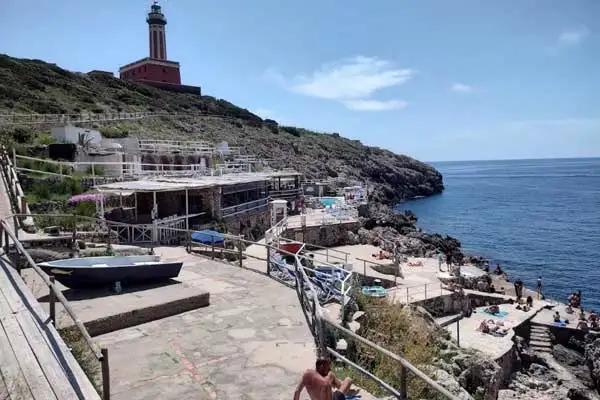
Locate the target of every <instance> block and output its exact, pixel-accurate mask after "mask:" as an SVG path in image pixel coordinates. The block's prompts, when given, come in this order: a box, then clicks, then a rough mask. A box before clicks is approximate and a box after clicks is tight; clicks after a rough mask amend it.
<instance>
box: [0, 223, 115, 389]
mask: <svg viewBox="0 0 600 400" xmlns="http://www.w3.org/2000/svg"><path fill="white" fill-rule="evenodd" d="M0 227H1V228H2V229H0V230H2V231H4V235H0V243H1V241H2V237H1V236H4V238H5V239H8V238H10V239H12V241H13V244H14V246H15V247H16V249H17V251H18V252H19V254H21V255H22V256H23V257H25V260H26V261H27V263H28V264H29V265H30V266H31V268H32V269H33V270H34V271H35V272H36V273H37V274H38V276H39V277H40V278H41V279H42V281H43V282H44V284H45V285H46V286H47V287H48V288H49V289H50V291H51V294H52V296H51V297H54V298H55V299H56V300H58V301H59V302H60V303H61V304H62V306H63V307H64V309H65V311H66V312H67V314H68V315H69V317H71V319H72V320H73V322H74V323H75V326H77V328H78V329H79V332H80V333H81V336H82V337H83V339H84V341H85V343H86V345H87V346H88V347H89V349H90V350H91V351H92V353H93V354H94V357H96V359H97V360H98V361H99V362H100V363H101V368H102V389H103V390H102V396H103V399H104V400H109V399H110V380H109V370H108V350H107V349H106V348H102V349H101V348H99V347H98V345H97V344H96V342H95V341H94V340H93V339H92V337H91V335H90V333H89V332H88V330H87V329H86V327H85V325H84V324H83V323H82V322H81V320H80V319H79V318H78V317H77V315H76V314H75V312H74V311H73V309H72V308H71V305H70V304H69V301H68V300H67V299H66V298H65V296H64V295H63V293H62V291H61V290H60V289H58V288H57V287H56V285H55V283H54V279H52V278H49V277H48V276H47V275H46V274H45V273H44V272H43V271H42V270H41V269H40V267H39V266H38V265H37V264H36V263H35V261H34V260H33V258H31V255H30V254H29V253H28V252H27V250H25V248H24V247H23V244H22V243H21V242H20V241H19V239H18V238H17V237H16V235H15V234H14V233H13V232H12V231H11V229H10V227H9V226H8V224H7V223H6V221H5V220H4V219H2V218H0ZM15 229H18V227H15ZM6 246H7V247H8V246H9V243H6ZM50 307H51V309H50V314H51V318H52V317H54V316H53V315H52V314H53V310H52V308H53V304H51V306H50ZM53 322H55V321H54V320H53Z"/></svg>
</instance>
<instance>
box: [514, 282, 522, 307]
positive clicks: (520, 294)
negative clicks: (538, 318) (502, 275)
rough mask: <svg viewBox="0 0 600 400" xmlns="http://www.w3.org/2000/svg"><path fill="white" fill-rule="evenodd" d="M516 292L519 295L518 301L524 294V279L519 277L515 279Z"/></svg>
mask: <svg viewBox="0 0 600 400" xmlns="http://www.w3.org/2000/svg"><path fill="white" fill-rule="evenodd" d="M515 294H516V296H517V303H518V302H519V300H521V297H522V296H523V281H522V280H521V279H517V280H516V281H515Z"/></svg>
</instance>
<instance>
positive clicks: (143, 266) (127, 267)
mask: <svg viewBox="0 0 600 400" xmlns="http://www.w3.org/2000/svg"><path fill="white" fill-rule="evenodd" d="M38 266H39V267H40V268H41V269H42V270H43V271H44V272H45V273H47V274H48V275H52V276H54V277H55V278H56V280H57V281H59V282H60V283H62V284H63V285H65V286H66V287H68V288H71V289H81V288H90V287H102V286H111V285H114V284H115V283H116V282H120V283H121V284H124V283H127V284H132V283H144V282H154V281H162V280H168V279H171V278H176V277H177V276H178V275H179V272H180V271H181V267H182V266H183V262H180V261H161V259H160V257H159V256H154V255H147V256H109V257H85V258H68V259H64V260H56V261H49V262H45V263H40V264H38Z"/></svg>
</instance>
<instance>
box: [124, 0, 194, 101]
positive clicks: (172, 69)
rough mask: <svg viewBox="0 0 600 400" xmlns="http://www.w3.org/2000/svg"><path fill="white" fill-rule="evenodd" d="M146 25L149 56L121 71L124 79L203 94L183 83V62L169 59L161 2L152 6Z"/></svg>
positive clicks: (125, 66)
mask: <svg viewBox="0 0 600 400" xmlns="http://www.w3.org/2000/svg"><path fill="white" fill-rule="evenodd" d="M146 22H147V23H148V49H149V54H148V56H147V57H145V58H142V59H140V60H137V61H134V62H132V63H129V64H126V65H124V66H122V67H121V68H119V76H120V78H121V79H123V80H131V81H139V82H143V83H145V84H147V85H151V86H155V87H158V88H161V89H165V90H170V91H175V92H185V93H195V94H200V87H197V86H186V85H182V84H181V73H180V71H179V63H178V62H176V61H170V60H169V59H167V34H166V26H167V18H166V17H165V14H164V13H163V10H162V7H161V6H160V5H159V4H158V2H156V1H155V2H154V3H153V4H152V5H151V6H150V10H149V12H148V14H147V17H146Z"/></svg>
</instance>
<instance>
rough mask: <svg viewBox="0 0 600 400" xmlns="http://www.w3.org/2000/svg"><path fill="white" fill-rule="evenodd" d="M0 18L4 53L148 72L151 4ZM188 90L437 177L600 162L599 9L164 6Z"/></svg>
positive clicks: (73, 7)
mask: <svg viewBox="0 0 600 400" xmlns="http://www.w3.org/2000/svg"><path fill="white" fill-rule="evenodd" d="M5 3H6V4H3V10H2V14H1V16H0V22H1V23H0V37H2V38H3V39H2V40H1V41H0V53H7V54H9V55H12V56H16V57H27V58H39V59H43V60H47V61H50V62H55V63H57V64H59V65H60V66H62V67H65V68H67V69H70V70H77V71H89V70H91V69H105V70H109V71H114V72H116V71H117V70H118V67H119V66H120V65H123V64H126V63H128V62H131V61H134V60H136V59H139V58H142V57H145V56H147V53H148V44H147V38H148V34H147V25H146V22H145V14H146V12H147V9H148V8H149V5H150V3H151V2H150V1H146V0H127V1H123V0H103V1H98V2H94V1H89V0H60V1H51V0H18V1H8V2H5ZM161 5H162V6H163V9H164V12H165V14H166V16H167V20H168V25H167V42H168V45H167V50H168V56H169V58H170V59H172V60H174V61H179V62H181V66H182V78H183V81H184V83H187V84H191V85H200V86H202V88H203V91H204V93H205V94H208V95H212V96H215V97H218V98H224V99H227V100H229V101H231V102H233V103H235V104H237V105H240V106H242V107H245V108H248V109H250V110H252V111H254V112H256V113H258V114H259V115H261V116H263V117H266V118H273V119H276V120H278V121H280V123H284V124H291V125H296V126H301V127H306V128H311V129H315V130H319V131H325V132H339V133H340V134H342V135H344V136H347V137H351V138H354V139H360V140H361V141H362V142H363V143H365V144H369V145H374V146H379V147H385V148H389V149H391V150H393V151H396V152H400V153H405V154H408V155H411V156H414V157H416V158H420V159H423V160H428V161H439V160H469V159H510V158H547V157H585V156H588V157H590V156H600V101H599V100H600V18H599V17H598V16H599V15H600V1H597V0H569V1H560V0H537V1H536V0H506V1H492V0H489V1H484V0H454V1H447V0H438V1H434V0H431V1H426V0H377V1H368V2H367V1H358V0H349V1H344V2H342V1H340V0H338V1H333V0H320V1H316V0H303V1H295V2H293V1H283V0H258V1H249V0H219V1H217V0H203V1H198V0H163V1H162V2H161Z"/></svg>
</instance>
